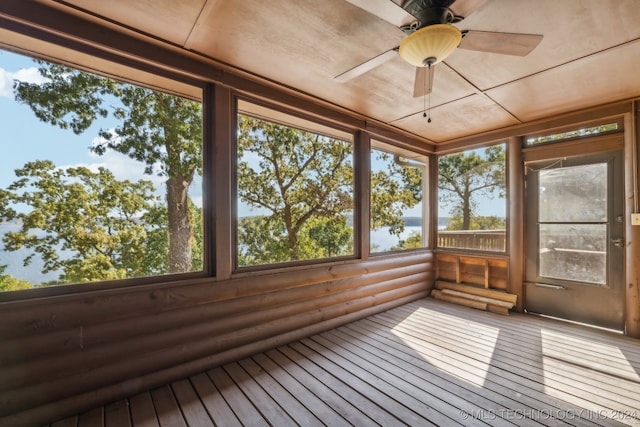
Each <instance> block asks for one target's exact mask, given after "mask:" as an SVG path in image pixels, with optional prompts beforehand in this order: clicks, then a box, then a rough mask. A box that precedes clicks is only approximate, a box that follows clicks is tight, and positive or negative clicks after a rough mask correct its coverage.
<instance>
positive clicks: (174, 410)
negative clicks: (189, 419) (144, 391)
mask: <svg viewBox="0 0 640 427" xmlns="http://www.w3.org/2000/svg"><path fill="white" fill-rule="evenodd" d="M151 399H152V400H153V406H154V408H155V409H156V415H157V416H158V422H159V423H160V427H187V423H186V422H185V420H184V418H183V416H182V412H181V411H180V407H179V406H178V402H176V399H175V397H174V395H173V391H172V390H171V387H170V386H169V385H166V386H164V387H160V388H157V389H155V390H152V391H151Z"/></svg>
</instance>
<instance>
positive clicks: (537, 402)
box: [342, 322, 598, 426]
mask: <svg viewBox="0 0 640 427" xmlns="http://www.w3.org/2000/svg"><path fill="white" fill-rule="evenodd" d="M367 327H370V328H371V329H367ZM342 330H344V331H346V332H348V331H349V330H351V331H353V333H354V335H352V336H353V337H354V339H355V338H356V337H358V338H359V339H360V340H362V341H364V342H369V340H371V339H375V338H367V337H369V336H370V334H374V336H375V335H376V334H379V335H378V337H377V339H379V340H381V341H379V345H378V346H377V348H380V349H384V351H385V352H387V353H388V354H389V358H390V359H393V358H398V359H399V360H402V361H404V362H405V363H416V359H417V360H418V362H417V363H419V364H420V363H422V362H424V360H425V357H426V358H428V359H429V360H431V361H435V360H436V359H437V360H438V361H439V362H440V363H439V364H438V366H445V365H446V366H447V367H448V368H447V369H446V370H445V369H442V368H440V367H438V368H436V369H437V370H439V371H442V373H443V374H444V375H446V376H447V378H448V379H449V380H450V381H453V380H454V379H455V378H457V379H458V380H459V381H461V382H462V383H463V384H464V383H466V382H468V383H470V384H473V386H474V387H482V388H483V389H490V390H494V391H496V392H497V393H501V394H502V395H503V396H507V397H513V398H514V400H515V399H517V402H518V403H519V405H517V406H516V407H515V408H517V409H524V408H536V409H540V410H545V409H546V410H548V411H550V412H551V413H558V411H560V410H564V411H567V410H572V413H578V411H579V409H580V408H578V407H572V408H571V407H567V405H566V402H565V401H563V400H560V399H555V398H552V397H551V396H548V395H546V394H545V393H543V392H542V391H540V390H539V389H536V388H532V386H531V384H530V380H528V379H527V378H523V377H521V376H517V375H511V374H508V373H507V374H506V375H505V376H504V378H502V377H500V378H495V377H494V378H493V379H491V378H490V379H484V377H483V375H482V374H483V373H485V372H486V369H484V367H483V366H481V367H476V366H473V363H472V362H474V361H473V360H472V359H467V360H465V359H464V358H463V357H461V356H459V355H457V354H455V353H452V352H446V351H439V350H435V351H433V352H429V351H427V350H423V351H424V353H422V354H423V357H420V356H416V355H415V354H412V350H411V349H409V350H408V352H407V345H406V344H405V343H402V342H399V341H401V340H400V339H399V338H398V337H397V336H395V335H392V334H389V335H385V334H383V332H380V330H376V329H375V326H371V325H366V324H364V323H361V322H358V323H357V324H351V325H348V328H343V329H342ZM372 345H375V343H374V344H372ZM470 362H471V363H470ZM473 380H475V381H473ZM483 380H484V381H483ZM568 424H571V425H577V426H595V425H598V424H597V423H593V422H591V421H589V420H581V419H579V418H577V419H572V420H571V421H569V422H568Z"/></svg>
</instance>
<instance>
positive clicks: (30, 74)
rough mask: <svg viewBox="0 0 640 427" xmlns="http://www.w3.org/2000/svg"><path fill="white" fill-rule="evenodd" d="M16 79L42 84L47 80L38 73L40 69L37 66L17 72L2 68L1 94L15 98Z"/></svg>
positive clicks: (0, 71)
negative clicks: (14, 84)
mask: <svg viewBox="0 0 640 427" xmlns="http://www.w3.org/2000/svg"><path fill="white" fill-rule="evenodd" d="M14 80H20V81H22V82H28V83H37V84H41V83H44V82H45V81H46V79H45V78H44V77H42V76H41V75H40V73H38V69H37V68H36V67H29V68H22V69H20V70H18V71H16V72H11V71H7V70H5V69H4V68H0V96H2V97H5V98H11V99H13V81H14Z"/></svg>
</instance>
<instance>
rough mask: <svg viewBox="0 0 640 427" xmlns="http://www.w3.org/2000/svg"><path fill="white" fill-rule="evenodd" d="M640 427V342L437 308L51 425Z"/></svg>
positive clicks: (361, 326) (323, 337) (419, 305)
mask: <svg viewBox="0 0 640 427" xmlns="http://www.w3.org/2000/svg"><path fill="white" fill-rule="evenodd" d="M376 424H378V425H383V426H397V425H405V424H406V425H412V426H426V425H440V426H450V425H465V426H469V425H491V426H506V425H517V426H524V425H538V426H539V425H573V426H590V425H623V424H626V425H640V341H638V340H633V339H629V338H626V337H623V336H618V335H616V334H613V333H609V332H603V331H598V330H592V329H589V328H585V327H580V326H574V325H570V324H566V323H562V322H557V321H553V320H549V319H543V318H538V317H534V316H527V315H519V314H512V315H511V316H500V315H495V314H491V313H486V312H481V311H476V310H472V309H467V308H463V307H459V306H455V305H450V304H447V303H442V302H437V301H434V300H431V299H425V300H420V301H417V302H414V303H411V304H408V305H405V306H402V307H399V308H396V309H393V310H391V311H387V312H385V313H381V314H379V315H375V316H372V317H369V318H367V319H364V320H361V321H358V322H355V323H352V324H349V325H346V326H343V327H340V328H338V329H335V330H332V331H329V332H326V333H323V334H320V335H316V336H313V337H311V338H308V339H303V340H301V341H298V342H295V343H293V344H290V345H287V346H283V347H281V348H278V349H275V350H272V351H268V352H265V353H261V354H258V355H255V356H253V357H250V358H246V359H243V360H240V361H238V362H236V363H231V364H228V365H225V366H223V367H220V368H216V369H213V370H211V371H208V372H205V373H201V374H198V375H195V376H193V377H191V378H189V379H185V380H182V381H177V382H174V383H172V384H170V385H166V386H164V387H162V388H158V389H156V390H152V391H150V392H147V393H142V394H139V395H137V396H133V397H131V398H130V399H128V400H123V401H120V402H116V403H113V404H110V405H107V406H104V407H100V408H96V409H95V410H93V411H90V412H87V413H85V414H82V415H79V416H77V417H72V418H69V419H66V420H63V421H59V422H56V423H53V424H51V425H52V426H55V427H62V426H82V427H85V426H117V427H126V426H136V427H138V426H144V427H147V426H211V425H221V426H235V425H246V426H261V425H265V426H266V425H274V426H290V425H301V426H305V427H306V426H314V425H331V426H334V425H335V426H341V425H355V426H367V427H369V426H371V425H376Z"/></svg>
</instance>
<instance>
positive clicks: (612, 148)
mask: <svg viewBox="0 0 640 427" xmlns="http://www.w3.org/2000/svg"><path fill="white" fill-rule="evenodd" d="M562 159H570V161H571V162H574V161H578V163H580V164H589V163H594V162H596V163H598V162H603V161H605V160H606V159H610V160H609V161H610V162H615V165H614V166H613V168H609V169H611V170H610V171H609V176H610V179H614V181H613V182H612V184H611V186H610V190H609V191H611V194H610V202H609V204H608V207H607V209H608V217H609V219H610V221H611V222H610V224H613V223H615V224H614V225H613V226H612V227H611V229H610V230H609V233H608V235H607V239H608V241H607V260H606V262H607V286H605V287H601V288H608V287H610V288H609V289H610V292H611V294H612V298H613V299H615V301H616V303H615V304H613V305H614V309H615V310H618V312H617V313H616V315H615V316H617V319H616V320H615V321H613V320H612V321H611V322H610V323H607V325H599V326H606V327H611V328H612V329H617V330H624V329H625V299H626V295H625V286H624V283H625V274H626V273H625V263H624V259H625V248H624V247H616V248H615V249H614V244H613V243H612V239H613V238H614V237H622V238H623V239H625V233H626V230H625V221H624V218H625V201H624V199H623V198H624V186H625V172H624V170H625V169H624V168H625V164H624V139H623V136H622V135H620V134H618V135H609V136H600V137H592V138H588V139H584V140H581V141H570V142H565V143H557V144H549V145H547V146H541V147H533V148H530V149H525V150H523V161H524V164H525V177H524V179H525V182H527V183H529V182H530V177H529V176H527V175H526V174H528V173H529V172H528V168H529V167H530V166H531V165H533V164H539V165H541V164H545V163H546V164H552V163H553V162H554V161H561V160H562ZM583 160H584V161H583ZM614 168H615V170H613V169H614ZM531 191H532V189H530V188H528V189H526V190H525V194H524V197H523V199H524V200H523V201H525V209H524V212H525V223H524V230H523V231H524V235H525V245H524V248H523V249H524V252H525V265H524V271H523V273H524V286H523V288H524V289H523V291H524V292H523V293H524V298H523V303H524V309H525V310H527V311H534V312H540V310H539V308H540V306H539V304H538V306H537V307H534V308H536V309H535V310H529V308H530V307H531V306H532V304H531V299H532V298H540V294H542V295H545V293H547V294H548V295H553V297H556V298H558V299H562V297H564V298H570V296H569V295H576V294H575V293H574V294H570V293H567V295H562V293H561V292H560V291H561V290H566V289H567V286H566V285H567V283H566V282H565V283H563V281H562V280H547V279H541V278H540V277H539V274H538V253H539V245H538V234H537V233H538V225H537V217H536V218H533V216H536V215H537V209H532V207H531V206H530V204H531V199H530V198H531ZM536 194H537V193H536ZM536 203H537V202H536ZM615 205H617V208H616V209H617V210H615V211H614V207H615ZM533 222H535V224H533ZM532 233H534V234H533V235H532ZM532 239H533V241H532ZM536 245H538V246H536ZM612 256H614V257H615V260H616V262H618V260H619V263H620V264H621V265H619V268H618V269H617V271H615V270H616V269H613V270H612V268H611V259H610V258H611V257H612ZM534 271H535V273H533V272H534ZM540 283H542V286H545V285H549V286H548V288H547V289H545V290H541V289H540ZM574 283H575V284H577V283H578V282H574ZM568 285H569V286H568V287H569V289H571V288H572V286H573V288H574V289H575V285H574V284H572V283H571V281H568ZM578 286H580V285H578ZM582 286H594V285H582ZM585 289H586V288H585ZM555 293H557V295H555ZM578 294H579V293H578ZM528 295H529V297H528ZM553 297H551V298H553ZM528 301H529V302H528ZM549 301H553V299H551V300H549ZM554 304H556V303H554V302H549V305H554ZM594 307H595V306H594ZM551 311H552V312H554V311H555V312H556V313H557V312H562V311H563V310H562V309H558V308H557V306H556V307H555V308H554V307H552V309H551ZM569 311H570V310H569ZM593 311H597V308H594V309H593ZM543 314H545V313H543ZM546 314H550V315H554V314H552V313H546ZM615 316H613V317H615ZM558 317H563V316H558ZM577 317H578V318H576V319H569V320H577V321H581V322H585V321H586V322H587V323H594V322H593V321H591V322H589V319H590V315H589V314H587V315H582V314H580V315H578V316H577ZM598 323H600V321H599V320H596V321H595V324H596V325H598Z"/></svg>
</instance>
